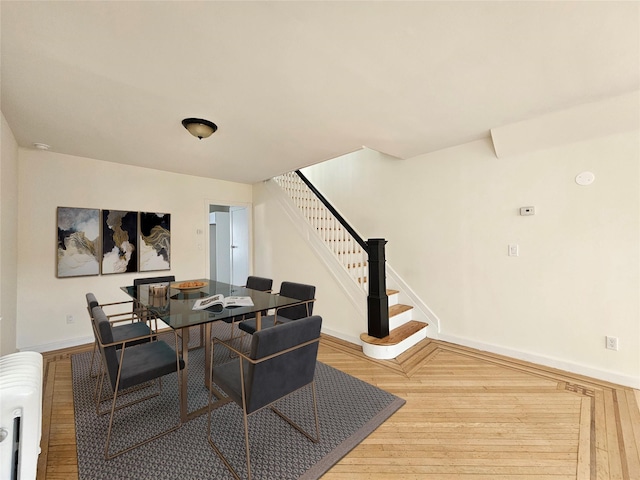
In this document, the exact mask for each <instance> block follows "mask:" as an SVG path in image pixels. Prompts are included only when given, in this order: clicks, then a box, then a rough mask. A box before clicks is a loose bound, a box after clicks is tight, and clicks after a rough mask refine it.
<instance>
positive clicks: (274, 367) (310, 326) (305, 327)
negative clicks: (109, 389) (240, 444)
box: [207, 315, 322, 479]
mask: <svg viewBox="0 0 640 480" xmlns="http://www.w3.org/2000/svg"><path fill="white" fill-rule="evenodd" d="M321 326H322V318H321V317H319V316H317V315H316V316H312V317H307V318H303V319H300V320H297V321H295V322H290V323H287V324H284V325H280V326H278V328H268V329H265V330H260V331H259V332H256V333H254V334H253V336H252V337H251V350H250V353H249V354H245V353H242V352H241V351H239V350H235V349H234V348H233V347H231V346H229V345H228V344H227V343H224V342H221V341H220V340H217V339H215V338H214V340H213V345H214V346H215V344H216V343H219V344H220V345H222V346H224V347H225V348H228V349H230V350H233V351H234V352H235V353H236V354H237V355H238V358H236V359H234V360H232V361H230V362H227V363H223V364H220V365H216V366H214V365H213V355H211V371H212V377H211V378H212V380H213V382H214V383H215V384H216V385H217V386H219V387H220V388H221V389H222V390H223V391H224V392H225V393H226V394H227V395H229V397H230V398H231V399H232V400H233V401H234V402H235V403H237V404H238V405H239V406H240V408H242V413H243V419H244V433H245V449H246V461H247V474H248V478H249V479H251V454H250V447H249V443H250V442H249V423H248V417H249V416H250V415H251V414H253V413H255V412H257V411H259V410H261V409H262V408H265V407H271V409H272V410H273V411H274V412H275V413H276V414H278V415H279V416H280V417H282V418H283V419H284V420H285V421H287V422H288V423H289V424H290V425H291V426H293V427H294V428H295V429H297V430H298V431H299V432H300V433H302V434H303V435H305V436H306V437H307V438H309V439H310V440H311V441H313V442H318V441H319V440H320V425H319V422H318V407H317V401H316V390H315V382H314V374H315V368H316V359H317V356H318V343H319V341H320V328H321ZM212 348H213V347H212ZM308 385H310V386H311V392H312V399H313V413H314V416H315V429H316V432H315V436H312V435H310V434H309V433H307V432H306V431H304V430H303V429H302V428H301V427H300V426H299V425H297V424H296V423H295V422H294V421H293V420H291V419H290V418H289V417H287V416H285V415H284V414H283V413H282V412H280V411H279V410H278V409H277V408H275V407H274V406H273V403H274V402H276V401H277V400H280V399H281V398H284V397H286V396H287V395H289V394H291V393H293V392H295V391H297V390H299V389H301V388H303V387H306V386H308ZM211 407H212V403H211V396H210V397H209V416H208V427H207V436H208V438H209V443H210V444H211V446H212V447H213V449H214V450H215V452H216V454H217V455H218V456H219V457H220V458H221V459H222V461H224V463H225V465H226V466H227V468H229V469H230V470H231V472H232V473H233V474H234V475H235V476H236V478H240V476H239V475H238V473H237V470H236V469H235V468H233V466H232V465H231V464H230V462H229V461H227V459H226V458H225V457H224V455H223V454H222V452H221V451H220V449H218V447H217V446H216V444H215V440H214V439H215V437H216V434H215V432H213V433H212V428H215V426H213V427H212V425H211Z"/></svg>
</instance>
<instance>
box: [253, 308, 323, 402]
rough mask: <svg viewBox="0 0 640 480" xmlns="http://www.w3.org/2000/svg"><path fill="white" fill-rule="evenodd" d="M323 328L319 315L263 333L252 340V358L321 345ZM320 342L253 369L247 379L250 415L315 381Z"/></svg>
mask: <svg viewBox="0 0 640 480" xmlns="http://www.w3.org/2000/svg"><path fill="white" fill-rule="evenodd" d="M321 327H322V318H321V317H320V316H318V315H316V316H312V317H307V318H303V319H300V320H298V321H296V322H290V323H287V324H284V325H278V326H277V327H274V328H265V329H264V330H260V331H258V332H256V333H254V334H253V335H252V336H251V353H250V355H249V356H250V358H252V359H254V360H259V359H261V358H264V357H268V356H269V355H273V354H275V353H277V352H282V351H284V350H287V349H290V348H293V347H297V346H298V345H301V344H304V343H305V342H308V341H311V340H318V341H319V339H320V328H321ZM318 341H316V342H314V343H311V344H309V345H305V346H304V347H299V348H296V349H293V350H291V351H289V352H286V353H283V354H281V355H277V356H275V357H273V358H270V359H269V360H264V361H262V362H260V363H257V364H250V365H249V367H248V368H247V376H246V378H245V386H246V392H247V413H251V412H254V411H256V410H258V409H260V408H262V407H264V406H266V405H269V404H270V403H272V402H274V401H276V400H278V399H279V398H282V397H284V396H285V395H288V394H289V393H292V392H294V391H296V390H298V389H299V388H302V387H304V386H305V385H308V384H309V383H311V382H312V381H313V376H314V374H315V368H316V359H317V356H318Z"/></svg>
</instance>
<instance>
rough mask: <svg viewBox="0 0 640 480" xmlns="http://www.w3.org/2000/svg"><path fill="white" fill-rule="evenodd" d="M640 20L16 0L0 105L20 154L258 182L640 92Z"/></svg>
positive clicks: (595, 7) (7, 25)
mask: <svg viewBox="0 0 640 480" xmlns="http://www.w3.org/2000/svg"><path fill="white" fill-rule="evenodd" d="M639 6H640V3H638V2H635V1H633V2H624V1H623V2H612V1H606V2H588V1H584V2H563V1H553V2H515V1H513V2H510V1H499V2H482V1H472V2H457V1H445V2H427V1H425V2H401V1H387V2H385V1H375V2H370V1H357V2H339V1H334V2H329V1H323V2H306V1H305V2H302V1H297V2H269V1H259V2H239V1H230V2H213V1H209V2H206V1H205V2H188V1H172V2H167V1H163V2H161V1H142V2H99V1H98V2H83V1H81V2H74V1H71V2H67V1H65V2H57V1H44V2H36V1H6V0H5V1H2V2H0V8H1V17H0V18H1V29H2V30H1V42H2V43H1V47H2V50H1V55H2V56H1V70H2V76H1V90H2V96H1V102H2V103H1V105H0V107H1V108H2V112H3V114H4V115H5V117H6V119H7V121H8V123H9V125H10V126H11V129H12V131H13V133H14V135H15V137H16V139H17V141H18V143H19V144H20V145H21V146H23V147H31V146H32V145H33V143H34V142H41V143H46V144H49V145H51V150H52V151H55V152H61V153H67V154H72V155H79V156H83V157H90V158H95V159H99V160H106V161H110V162H119V163H124V164H131V165H139V166H143V167H151V168H157V169H160V170H167V171H173V172H181V173H187V174H192V175H200V176H205V177H213V178H220V179H227V180H232V181H239V182H247V183H253V182H257V181H260V180H263V179H266V178H269V177H271V176H273V175H276V174H279V173H283V172H286V171H290V170H293V169H295V168H301V167H304V166H307V165H310V164H313V163H317V162H321V161H323V160H327V159H330V158H334V157H336V156H339V155H341V154H345V153H349V152H352V151H354V150H357V149H359V148H361V147H362V146H366V147H369V148H372V149H375V150H379V151H382V152H385V153H387V154H390V155H393V156H397V157H400V158H407V157H411V156H415V155H418V154H422V153H426V152H430V151H435V150H439V149H442V148H446V147H449V146H453V145H458V144H461V143H465V142H468V141H472V140H476V139H479V138H483V137H487V136H488V135H489V130H490V129H491V128H494V127H499V126H502V125H506V124H510V123H513V122H516V121H520V120H526V119H530V118H533V117H535V116H537V115H541V114H544V113H548V112H552V111H555V110H559V109H563V108H567V107H572V106H575V105H579V104H582V103H585V102H589V101H594V100H599V99H602V98H607V97H610V96H615V95H619V94H623V93H626V92H629V91H633V90H637V89H638V88H639V86H640V65H639V49H640V40H639V33H638V32H639V24H640V16H639V12H640V9H639ZM186 117H200V118H206V119H208V120H211V121H213V122H215V123H216V124H217V125H218V127H219V130H218V132H217V133H215V134H214V135H213V136H212V137H210V138H208V139H205V140H198V139H196V138H194V137H192V136H191V135H189V134H188V133H187V131H186V130H185V129H184V128H183V127H182V125H181V124H180V122H181V120H182V119H183V118H186Z"/></svg>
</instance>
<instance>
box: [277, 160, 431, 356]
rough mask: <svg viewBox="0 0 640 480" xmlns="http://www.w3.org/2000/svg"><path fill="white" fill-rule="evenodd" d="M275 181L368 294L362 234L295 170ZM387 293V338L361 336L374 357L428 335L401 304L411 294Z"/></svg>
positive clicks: (411, 308) (409, 307)
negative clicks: (323, 200) (339, 216)
mask: <svg viewBox="0 0 640 480" xmlns="http://www.w3.org/2000/svg"><path fill="white" fill-rule="evenodd" d="M273 180H274V181H275V183H276V184H277V185H279V186H280V188H281V189H282V191H283V192H284V193H286V196H287V197H288V198H289V200H290V201H291V202H292V203H293V205H294V206H295V207H296V210H297V211H298V213H299V214H301V215H302V216H303V217H304V218H305V219H306V221H307V222H308V223H309V225H310V226H311V228H312V230H314V231H315V233H316V234H317V238H318V239H320V240H321V241H322V243H323V244H324V245H325V247H326V248H327V249H328V250H329V251H330V252H331V253H332V256H333V258H334V259H335V260H336V261H338V262H339V263H340V265H341V266H342V269H343V270H344V271H346V272H348V275H349V277H350V278H351V281H352V282H354V284H355V285H357V287H358V288H357V289H358V290H359V293H358V294H359V295H361V296H365V297H366V294H367V291H368V285H367V275H368V260H367V253H366V251H365V249H364V248H363V245H362V239H361V238H360V236H359V235H358V234H357V233H356V232H355V231H353V229H352V228H351V227H349V226H347V227H344V226H343V225H342V224H341V222H340V221H339V220H338V219H337V218H336V216H335V215H334V214H333V213H332V212H331V211H330V210H329V208H327V207H325V205H324V204H323V202H322V201H320V200H319V199H318V197H317V196H316V194H315V193H314V192H313V191H312V190H311V189H310V188H309V187H308V186H307V185H306V184H305V183H304V182H303V181H302V180H301V179H300V177H299V176H298V175H297V174H296V173H295V172H290V173H286V174H284V175H280V176H278V177H275V178H274V179H273ZM334 211H335V210H334ZM348 229H349V230H351V232H353V234H352V233H351V232H350V231H349V230H348ZM356 236H357V237H358V238H360V240H358V239H357V238H356ZM365 246H366V245H365ZM336 268H338V269H340V266H338V265H336ZM387 278H389V277H388V274H387ZM387 296H388V298H389V335H388V336H386V337H384V338H376V337H372V336H370V335H368V334H367V333H363V334H361V335H360V340H361V344H362V351H363V353H364V354H365V355H367V356H369V357H371V358H376V359H391V358H395V357H397V356H398V355H400V354H401V353H403V352H404V351H406V350H407V349H409V348H411V347H412V346H413V345H415V344H416V343H418V342H419V341H421V340H423V339H425V338H427V327H428V323H426V322H423V321H418V320H414V318H415V317H414V306H413V305H408V304H402V303H400V301H401V299H402V301H404V302H406V303H413V302H412V301H411V298H412V296H411V295H403V294H402V292H401V290H399V289H392V290H387ZM422 316H423V317H424V315H422Z"/></svg>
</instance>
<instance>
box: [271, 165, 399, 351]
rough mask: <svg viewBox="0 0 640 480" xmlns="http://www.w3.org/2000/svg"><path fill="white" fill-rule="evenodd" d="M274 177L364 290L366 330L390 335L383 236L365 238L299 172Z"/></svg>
mask: <svg viewBox="0 0 640 480" xmlns="http://www.w3.org/2000/svg"><path fill="white" fill-rule="evenodd" d="M274 181H275V182H276V183H277V184H278V185H279V186H280V187H281V188H282V189H283V190H284V191H285V192H286V193H287V194H288V196H289V197H290V198H291V199H292V200H293V202H294V204H295V205H296V206H297V207H298V208H299V209H300V211H301V212H302V214H303V216H304V217H305V218H306V219H307V221H308V222H309V223H310V224H311V226H312V227H313V228H314V230H315V231H316V232H317V233H318V235H319V236H320V238H321V239H322V240H323V241H324V244H325V245H326V246H327V247H328V248H329V249H330V250H331V251H332V252H333V254H334V256H335V257H336V258H337V259H338V261H339V262H340V263H341V264H342V265H343V266H344V268H345V269H346V270H347V272H349V275H350V276H351V278H352V279H353V280H354V281H355V282H357V284H358V285H359V286H360V288H362V290H363V291H364V292H365V293H367V317H368V318H367V323H368V334H369V335H371V336H373V337H377V338H382V337H385V336H387V335H389V299H388V297H387V290H386V277H385V255H384V246H385V244H386V243H387V242H386V241H385V240H384V239H382V238H372V239H369V240H367V241H365V240H364V239H363V238H362V237H361V236H360V235H359V234H358V232H356V231H355V229H354V228H353V227H352V226H351V225H350V224H349V223H348V222H347V221H346V220H345V219H344V217H343V216H342V215H341V214H340V213H339V212H338V211H337V210H336V209H335V208H334V207H333V205H331V203H330V202H329V201H328V200H327V199H326V198H325V197H324V196H323V195H322V193H320V192H319V191H318V189H317V188H316V187H315V186H313V184H312V183H311V182H310V181H309V179H307V178H306V177H305V176H304V175H303V174H302V172H300V171H299V170H296V171H295V172H289V173H285V174H283V175H280V176H278V177H275V178H274Z"/></svg>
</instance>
